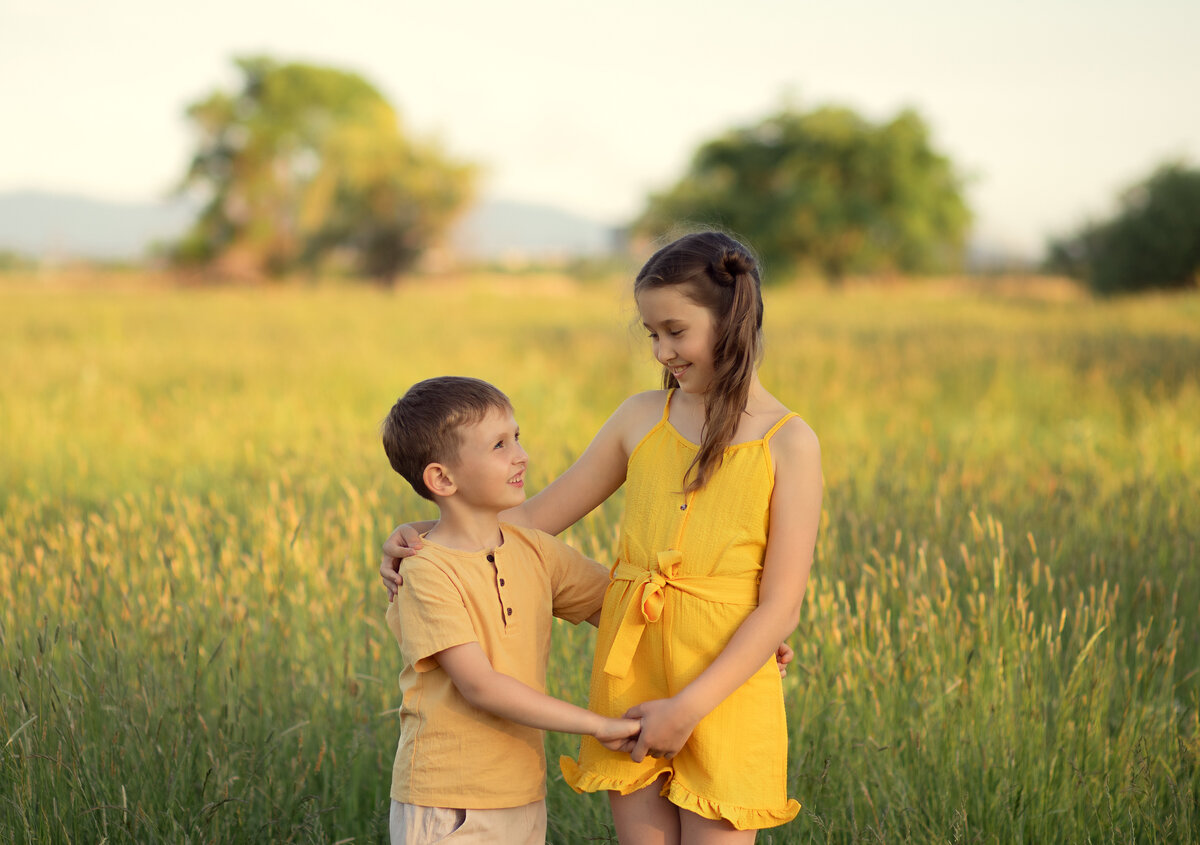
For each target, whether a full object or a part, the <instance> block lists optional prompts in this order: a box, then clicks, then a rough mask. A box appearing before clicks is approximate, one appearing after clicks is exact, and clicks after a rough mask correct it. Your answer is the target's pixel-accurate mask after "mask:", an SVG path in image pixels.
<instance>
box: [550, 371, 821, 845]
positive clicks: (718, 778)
mask: <svg viewBox="0 0 1200 845" xmlns="http://www.w3.org/2000/svg"><path fill="white" fill-rule="evenodd" d="M672 392H673V391H670V392H668V393H667V399H666V402H665V404H664V407H663V415H662V419H661V420H659V422H658V423H657V424H656V425H655V426H654V428H652V429H651V430H650V432H649V433H648V434H647V435H646V436H645V437H644V438H643V439H642V441H641V443H639V444H638V446H637V448H636V449H634V451H633V454H632V455H630V457H629V467H628V473H627V476H626V481H625V514H624V517H623V519H622V524H621V539H620V553H619V557H618V560H617V562H616V564H614V566H613V574H612V582H611V583H610V584H609V587H608V592H607V593H606V594H605V597H604V608H603V610H602V611H601V615H600V631H599V635H598V636H597V640H596V654H595V658H594V662H593V665H592V684H591V694H590V703H589V707H590V708H591V709H592V710H594V711H596V712H597V713H600V714H603V715H607V716H620V715H622V714H623V713H624V712H625V711H626V710H628V709H629V708H630V707H632V706H634V705H635V704H640V703H641V702H643V701H649V700H651V699H658V698H668V697H670V696H672V695H674V694H675V693H676V692H678V691H679V690H680V689H682V688H683V687H685V686H686V685H687V684H688V683H690V682H691V681H692V680H694V679H695V678H696V676H697V675H699V674H700V673H701V672H702V671H704V669H705V668H707V667H708V666H709V664H710V663H712V661H713V660H714V659H716V657H717V655H718V654H720V653H721V651H722V650H723V649H724V648H725V645H726V644H727V643H728V642H729V640H730V638H731V637H732V636H733V634H734V632H735V631H736V630H737V629H738V627H739V626H740V625H741V624H742V622H743V621H744V620H745V619H746V617H747V616H749V615H750V613H751V611H753V610H754V608H755V607H756V606H757V605H758V583H759V580H760V579H761V577H762V566H763V556H764V554H765V552H766V545H767V530H768V527H769V515H770V502H771V490H772V488H773V487H774V483H775V474H774V464H773V462H772V460H771V446H770V443H771V437H772V436H773V435H774V434H775V432H777V431H778V430H779V428H780V427H781V426H782V425H783V424H784V423H785V422H787V421H788V420H789V419H791V418H792V417H794V416H796V414H792V413H789V414H787V415H786V416H784V417H783V418H782V419H781V420H779V422H777V423H776V424H775V425H774V426H773V427H772V428H771V430H770V431H769V432H768V433H767V434H766V436H764V437H763V438H762V439H760V440H753V441H750V442H747V443H738V444H735V445H733V446H730V447H728V448H727V449H726V450H725V455H724V460H723V462H722V464H721V466H720V468H719V469H718V470H717V471H716V472H715V473H714V474H713V475H712V476H710V478H709V481H708V483H707V484H706V485H705V486H704V487H703V488H702V489H700V490H699V491H696V492H695V493H691V494H688V495H687V496H686V497H685V496H684V494H683V492H682V490H683V486H684V485H683V476H684V472H685V471H686V470H687V467H688V465H689V464H690V463H691V461H692V458H693V457H694V456H695V454H696V451H697V446H696V444H694V443H691V442H690V441H688V440H686V439H685V438H684V437H683V436H682V435H681V434H680V433H679V432H678V431H676V430H675V427H674V426H673V425H671V422H670V420H669V413H670V407H671V393H672ZM559 765H560V767H561V768H562V772H563V776H564V778H565V779H566V781H567V783H568V784H569V785H570V786H571V788H572V789H574V790H575V791H576V792H596V791H599V790H610V789H611V790H617V791H619V792H620V793H621V794H623V795H627V794H629V793H630V792H633V791H635V790H638V789H641V788H642V787H645V786H648V785H649V784H651V783H653V782H654V780H655V779H656V778H658V777H659V776H660V775H661V774H662V773H663V772H669V773H670V776H669V778H668V779H667V782H666V785H665V786H664V788H663V792H662V794H663V795H664V796H666V797H667V799H668V800H669V801H671V802H672V803H673V804H676V805H677V806H679V807H683V808H684V809H687V810H690V811H692V812H693V813H697V814H698V815H701V816H704V817H706V818H710V819H719V818H723V819H727V820H729V821H730V822H731V823H732V824H733V825H734V826H735V827H736V828H738V829H739V830H746V829H750V828H765V827H774V826H776V825H780V824H784V823H786V822H789V821H791V820H792V819H793V818H795V816H796V814H797V813H798V812H799V811H800V804H799V803H798V802H797V801H794V800H789V799H788V797H787V722H786V719H785V715H784V708H783V688H782V685H781V684H780V679H779V671H778V669H777V668H776V665H775V659H774V657H772V658H771V659H770V660H768V661H767V662H766V663H764V664H763V666H762V667H761V668H760V669H759V670H758V671H757V672H756V673H755V674H754V676H753V677H751V678H750V679H749V680H748V681H746V683H744V684H743V685H742V686H740V687H738V688H737V689H736V690H735V691H734V692H733V693H732V694H731V695H730V696H729V697H728V698H727V699H725V700H724V701H723V702H721V704H720V705H718V706H717V708H716V709H715V710H713V711H712V712H711V713H709V714H708V715H707V716H705V717H704V718H703V719H702V720H701V721H700V723H699V724H698V725H697V726H696V730H695V731H694V732H693V733H692V735H691V737H690V738H689V739H688V741H687V744H686V745H684V747H683V748H682V749H681V750H680V751H679V753H678V754H676V755H675V757H674V759H671V760H663V759H657V758H653V757H647V758H645V759H644V760H643V761H642V762H641V763H634V762H633V760H632V759H630V757H629V755H628V754H622V753H618V752H614V751H609V750H608V749H606V748H605V747H604V746H602V745H601V744H600V743H599V742H597V741H596V740H595V739H593V738H592V737H584V738H583V741H582V743H581V745H580V754H579V761H578V763H576V761H574V760H572V759H571V758H569V757H562V758H561V759H560V760H559Z"/></svg>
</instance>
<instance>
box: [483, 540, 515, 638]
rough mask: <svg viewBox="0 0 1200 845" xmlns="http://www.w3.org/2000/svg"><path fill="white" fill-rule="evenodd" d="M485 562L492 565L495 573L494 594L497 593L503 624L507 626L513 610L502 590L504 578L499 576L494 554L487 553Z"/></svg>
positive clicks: (498, 566)
mask: <svg viewBox="0 0 1200 845" xmlns="http://www.w3.org/2000/svg"><path fill="white" fill-rule="evenodd" d="M487 560H488V563H490V564H491V565H492V571H493V572H494V573H495V577H496V593H497V595H498V597H499V598H500V607H501V608H503V615H504V624H505V625H508V621H509V619H511V618H512V615H513V609H512V605H510V604H509V603H508V599H507V598H506V597H505V595H504V589H503V588H504V583H505V578H504V576H503V575H501V574H500V564H499V562H498V561H497V560H496V553H495V552H488V556H487Z"/></svg>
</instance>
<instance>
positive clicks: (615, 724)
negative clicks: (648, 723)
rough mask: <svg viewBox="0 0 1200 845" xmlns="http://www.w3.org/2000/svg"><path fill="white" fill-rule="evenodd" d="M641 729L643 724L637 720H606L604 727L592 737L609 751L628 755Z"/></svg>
mask: <svg viewBox="0 0 1200 845" xmlns="http://www.w3.org/2000/svg"><path fill="white" fill-rule="evenodd" d="M641 729H642V723H641V722H639V721H638V720H637V719H605V720H604V724H603V726H602V727H601V728H600V729H599V730H597V731H596V732H595V733H594V734H592V735H593V736H594V737H596V739H597V741H599V743H600V744H601V745H603V746H604V747H605V748H607V749H608V750H609V751H622V752H624V753H626V754H628V753H629V752H630V751H632V750H633V746H634V745H635V744H636V742H637V735H638V731H640V730H641Z"/></svg>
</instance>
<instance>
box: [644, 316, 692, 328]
mask: <svg viewBox="0 0 1200 845" xmlns="http://www.w3.org/2000/svg"><path fill="white" fill-rule="evenodd" d="M659 322H660V324H661V325H663V326H679V325H683V320H680V319H679V318H678V317H667V319H665V320H660V321H659ZM642 325H643V326H645V327H646V328H650V324H649V323H647V322H646V321H645V320H642Z"/></svg>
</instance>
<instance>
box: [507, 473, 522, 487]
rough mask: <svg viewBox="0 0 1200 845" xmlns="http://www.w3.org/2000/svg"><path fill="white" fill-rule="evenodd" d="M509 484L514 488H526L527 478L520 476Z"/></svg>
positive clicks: (509, 481)
mask: <svg viewBox="0 0 1200 845" xmlns="http://www.w3.org/2000/svg"><path fill="white" fill-rule="evenodd" d="M508 483H509V484H511V485H512V486H513V487H524V486H525V476H524V475H518V476H517V477H516V478H510V479H508Z"/></svg>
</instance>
